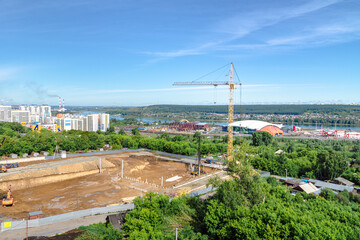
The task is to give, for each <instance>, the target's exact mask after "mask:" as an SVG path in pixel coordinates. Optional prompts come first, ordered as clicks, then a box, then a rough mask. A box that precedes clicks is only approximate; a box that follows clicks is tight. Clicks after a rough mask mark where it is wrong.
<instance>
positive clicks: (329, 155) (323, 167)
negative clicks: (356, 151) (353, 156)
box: [316, 150, 348, 180]
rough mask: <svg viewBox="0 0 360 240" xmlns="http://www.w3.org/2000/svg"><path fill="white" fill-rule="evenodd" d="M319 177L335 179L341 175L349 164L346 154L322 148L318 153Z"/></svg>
mask: <svg viewBox="0 0 360 240" xmlns="http://www.w3.org/2000/svg"><path fill="white" fill-rule="evenodd" d="M316 164H317V168H318V172H317V177H318V178H319V179H330V180H331V179H334V178H336V177H339V176H341V174H342V173H343V172H344V171H345V170H346V168H347V166H348V164H347V161H346V157H345V156H344V154H342V153H339V152H335V151H333V150H329V151H327V150H322V151H320V152H319V153H318V155H317V161H316Z"/></svg>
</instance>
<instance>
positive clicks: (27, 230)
mask: <svg viewBox="0 0 360 240" xmlns="http://www.w3.org/2000/svg"><path fill="white" fill-rule="evenodd" d="M28 239H29V222H28V220H27V219H26V240H28Z"/></svg>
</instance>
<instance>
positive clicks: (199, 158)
mask: <svg viewBox="0 0 360 240" xmlns="http://www.w3.org/2000/svg"><path fill="white" fill-rule="evenodd" d="M200 149H201V135H200V136H199V146H198V176H199V177H200V166H201V151H200Z"/></svg>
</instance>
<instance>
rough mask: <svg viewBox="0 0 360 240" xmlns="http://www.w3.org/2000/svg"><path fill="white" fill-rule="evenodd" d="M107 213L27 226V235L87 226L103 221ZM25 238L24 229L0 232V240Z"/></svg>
mask: <svg viewBox="0 0 360 240" xmlns="http://www.w3.org/2000/svg"><path fill="white" fill-rule="evenodd" d="M107 215H109V214H102V215H95V216H87V217H83V218H79V219H75V220H68V221H64V222H59V223H54V224H49V225H46V226H41V227H36V228H29V230H28V231H29V232H28V234H29V236H52V235H55V234H57V233H63V232H67V231H70V230H72V229H75V228H78V227H80V226H87V225H90V224H93V223H99V222H105V219H106V216H107ZM25 238H26V229H17V230H11V231H4V232H0V239H1V240H23V239H25Z"/></svg>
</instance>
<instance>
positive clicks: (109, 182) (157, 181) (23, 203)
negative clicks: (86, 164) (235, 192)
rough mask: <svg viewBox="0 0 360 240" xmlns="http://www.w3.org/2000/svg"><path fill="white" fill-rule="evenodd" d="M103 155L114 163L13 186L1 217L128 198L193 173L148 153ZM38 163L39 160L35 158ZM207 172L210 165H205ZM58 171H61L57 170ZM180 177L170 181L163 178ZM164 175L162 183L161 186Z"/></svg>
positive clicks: (56, 211) (168, 185) (48, 212)
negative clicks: (19, 187) (76, 174)
mask: <svg viewBox="0 0 360 240" xmlns="http://www.w3.org/2000/svg"><path fill="white" fill-rule="evenodd" d="M103 159H105V160H107V161H109V162H111V163H112V164H113V165H114V167H110V168H106V169H104V170H103V172H102V173H101V174H100V173H93V174H91V175H87V176H83V177H77V178H74V179H70V180H65V181H59V182H55V183H50V184H45V185H40V186H36V187H30V188H26V189H22V190H17V189H14V188H13V190H12V196H13V198H14V200H15V202H14V205H13V206H12V207H5V208H1V209H0V221H1V220H4V219H8V218H12V219H14V220H15V219H23V218H28V216H29V212H32V211H38V210H41V211H43V213H44V217H45V216H51V215H57V214H61V213H66V212H71V211H76V210H82V209H88V208H93V207H100V206H106V205H110V204H116V203H122V202H129V201H131V200H132V199H133V198H134V197H136V196H140V195H142V194H144V193H145V192H148V191H165V189H166V188H171V187H172V186H174V185H176V184H178V183H181V182H185V181H187V180H189V179H191V178H193V176H192V175H191V174H190V172H189V171H188V165H187V164H185V163H180V162H173V161H166V160H164V159H163V157H160V158H159V157H157V156H155V155H153V154H151V153H147V152H140V153H134V154H131V153H130V154H110V155H107V156H105V157H103ZM122 160H123V162H124V178H123V179H121V162H122ZM36 164H38V162H36ZM206 171H207V172H208V173H210V172H214V171H215V170H213V169H206ZM59 174H60V175H61V173H59ZM173 176H180V177H182V178H181V179H179V180H176V181H173V182H166V179H168V178H171V177H173ZM162 177H163V179H164V180H163V184H164V187H161V183H162Z"/></svg>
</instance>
